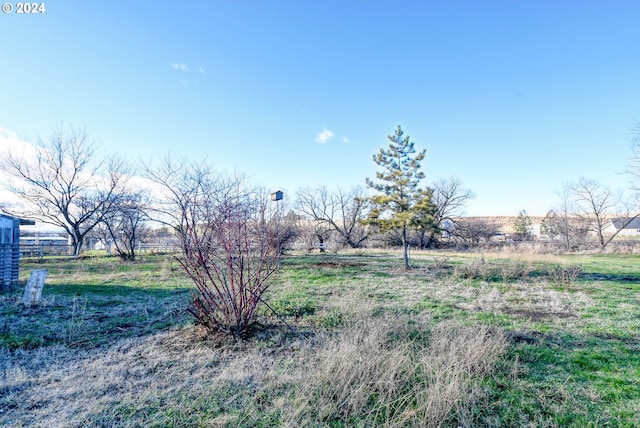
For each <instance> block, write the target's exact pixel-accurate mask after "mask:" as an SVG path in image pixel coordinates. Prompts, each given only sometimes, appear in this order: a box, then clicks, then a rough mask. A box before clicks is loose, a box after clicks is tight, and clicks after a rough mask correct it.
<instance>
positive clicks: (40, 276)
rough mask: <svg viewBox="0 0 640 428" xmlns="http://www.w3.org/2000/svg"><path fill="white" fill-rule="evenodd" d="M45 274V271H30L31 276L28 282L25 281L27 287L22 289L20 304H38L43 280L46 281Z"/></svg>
mask: <svg viewBox="0 0 640 428" xmlns="http://www.w3.org/2000/svg"><path fill="white" fill-rule="evenodd" d="M47 272H48V271H47V270H46V269H34V270H32V271H31V276H30V277H29V281H27V286H26V287H25V288H24V294H23V295H22V302H23V303H24V304H25V306H31V305H33V304H37V303H40V298H41V297H42V288H43V287H44V280H45V279H47Z"/></svg>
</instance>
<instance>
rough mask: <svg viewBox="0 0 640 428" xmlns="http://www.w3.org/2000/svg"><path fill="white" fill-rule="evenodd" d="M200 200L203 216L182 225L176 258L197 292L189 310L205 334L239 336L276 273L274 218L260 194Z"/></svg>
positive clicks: (232, 193) (277, 250) (235, 192)
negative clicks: (181, 247)
mask: <svg viewBox="0 0 640 428" xmlns="http://www.w3.org/2000/svg"><path fill="white" fill-rule="evenodd" d="M202 196H203V199H205V200H203V201H201V202H202V203H203V205H202V206H201V207H197V208H196V207H194V208H193V210H196V209H202V210H204V212H201V213H198V214H193V218H192V219H191V220H192V221H189V222H187V223H186V227H185V229H184V237H183V239H184V249H185V251H184V255H183V256H182V257H180V258H179V259H178V261H179V263H180V265H181V266H182V267H183V268H184V270H185V271H186V272H187V274H188V275H189V277H190V278H191V279H192V280H193V282H194V283H195V285H196V288H197V291H198V293H197V294H194V297H193V307H192V308H191V310H190V311H191V313H192V314H193V315H194V316H195V317H196V319H197V321H198V322H199V323H200V324H202V325H203V326H204V327H206V328H207V330H208V331H210V332H222V333H226V334H232V335H234V336H240V335H242V334H243V333H245V332H246V330H247V329H248V328H249V327H250V326H251V324H253V322H254V321H255V318H256V315H257V314H256V310H257V307H258V304H259V303H261V302H262V295H263V294H264V292H265V291H266V290H267V288H268V285H269V282H268V281H267V280H268V279H269V277H270V276H271V275H272V274H273V273H274V272H275V271H276V270H277V268H278V263H279V259H280V246H279V245H278V243H279V242H280V239H278V227H277V226H278V225H277V219H274V218H270V217H268V215H267V213H266V205H264V204H263V203H262V201H261V198H260V196H259V195H255V194H244V193H242V192H238V189H233V190H231V191H229V192H225V193H223V194H222V195H218V196H219V197H220V198H219V199H218V198H216V199H208V196H204V195H202ZM207 199H208V200H207ZM197 219H202V221H196V220H197Z"/></svg>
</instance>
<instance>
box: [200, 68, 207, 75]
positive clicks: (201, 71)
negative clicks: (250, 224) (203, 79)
mask: <svg viewBox="0 0 640 428" xmlns="http://www.w3.org/2000/svg"><path fill="white" fill-rule="evenodd" d="M198 71H199V72H200V73H201V74H207V72H206V71H204V68H202V67H198Z"/></svg>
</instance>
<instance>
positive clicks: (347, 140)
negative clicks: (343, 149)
mask: <svg viewBox="0 0 640 428" xmlns="http://www.w3.org/2000/svg"><path fill="white" fill-rule="evenodd" d="M342 142H343V143H345V144H349V143H350V142H351V141H350V140H349V139H348V138H347V137H342Z"/></svg>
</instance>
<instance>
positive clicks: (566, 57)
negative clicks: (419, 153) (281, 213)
mask: <svg viewBox="0 0 640 428" xmlns="http://www.w3.org/2000/svg"><path fill="white" fill-rule="evenodd" d="M45 7H46V12H45V13H44V14H39V15H18V14H15V13H11V14H1V15H0V40H1V41H2V43H0V59H1V63H2V66H1V67H0V130H3V133H4V135H9V134H10V133H15V134H17V135H18V136H20V138H21V139H24V140H34V139H35V138H36V137H37V136H43V137H46V136H47V135H48V134H49V133H50V131H51V130H52V129H53V128H55V127H56V126H59V125H60V124H61V123H64V124H70V125H74V126H86V128H87V130H88V131H89V132H90V134H91V135H92V137H93V138H94V139H95V140H97V141H98V142H100V144H101V145H102V146H103V148H104V150H105V151H107V152H116V153H120V154H122V155H123V156H125V157H127V158H129V159H132V160H136V159H138V158H142V159H149V158H151V157H159V156H164V155H165V154H167V153H175V154H178V153H179V154H184V155H186V156H188V157H193V158H203V157H206V158H207V159H208V160H209V161H210V162H211V163H213V164H214V165H215V166H216V167H217V168H219V169H220V170H225V171H239V172H242V173H245V174H247V175H248V176H250V177H252V180H253V181H255V182H256V183H261V184H263V185H265V186H266V187H268V188H271V189H274V190H275V189H281V190H284V191H285V194H286V195H288V196H290V197H291V196H293V194H294V193H295V190H296V189H297V188H298V187H300V186H316V185H326V186H328V187H335V186H338V185H340V186H342V187H345V188H348V187H351V186H356V185H362V186H364V180H365V177H374V176H375V171H376V165H375V164H374V163H373V161H372V154H373V153H375V152H376V151H377V150H378V149H379V148H381V147H386V146H387V139H386V136H387V135H388V134H390V133H391V132H393V130H394V129H395V127H396V126H397V125H402V127H403V129H405V131H406V132H407V134H409V135H410V136H411V138H412V140H413V141H414V142H415V143H416V147H417V148H418V149H421V148H426V149H427V159H426V161H425V162H424V163H423V167H424V170H425V173H426V176H427V177H426V180H427V182H430V181H435V180H437V179H440V178H445V177H448V176H451V175H453V176H456V177H458V178H460V179H461V180H462V182H463V184H464V185H465V186H466V187H468V188H470V189H471V190H472V191H473V192H474V193H475V194H476V198H475V199H474V200H473V202H472V203H470V204H469V207H468V209H467V214H469V215H516V214H517V213H518V211H520V210H521V209H526V210H527V211H528V212H529V213H530V214H544V213H545V212H546V211H547V210H548V209H549V208H550V207H551V206H552V205H554V204H555V202H556V197H555V195H554V192H555V191H556V190H558V189H559V188H560V186H561V185H562V184H563V183H565V182H567V181H573V180H577V179H578V178H579V177H581V176H584V177H589V178H595V179H598V180H600V181H602V182H604V183H606V184H609V185H611V186H612V187H616V188H617V187H620V188H624V187H625V186H626V178H625V177H624V175H623V174H622V173H623V172H624V169H625V163H626V162H627V159H628V158H629V157H630V155H631V149H630V137H631V132H632V129H633V128H634V127H635V126H636V124H637V121H639V120H640V43H639V41H640V25H638V16H640V2H637V1H605V0H602V1H580V2H578V1H559V0H557V1H541V0H537V1H525V0H518V1H516V0H513V1H489V0H474V1H456V0H450V1H417V0H416V1H403V0H400V1H382V0H372V1H358V0H344V1H326V0H323V1H314V0H305V1H302V0H298V1H285V0H278V1H275V0H273V1H270V0H262V1H213V0H211V1H193V0H192V1H163V0H156V1H142V0H140V1H127V2H125V1H120V0H110V1H103V2H98V1H86V2H76V1H74V2H68V1H46V2H45ZM0 135H2V133H0ZM323 137H324V138H323ZM6 141H8V140H7V139H6V138H5V142H6Z"/></svg>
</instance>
